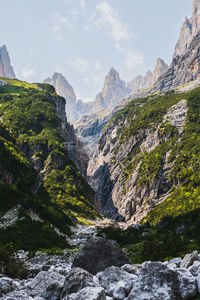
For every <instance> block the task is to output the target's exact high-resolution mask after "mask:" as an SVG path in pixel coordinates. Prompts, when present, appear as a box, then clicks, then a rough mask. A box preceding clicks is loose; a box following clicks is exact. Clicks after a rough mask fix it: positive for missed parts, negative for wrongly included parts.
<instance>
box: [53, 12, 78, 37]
mask: <svg viewBox="0 0 200 300" xmlns="http://www.w3.org/2000/svg"><path fill="white" fill-rule="evenodd" d="M75 20H76V13H75V12H73V13H72V14H71V19H70V18H69V17H68V18H66V17H63V16H62V15H61V13H60V12H58V11H57V12H56V13H55V15H54V25H53V28H52V31H53V34H54V39H55V40H57V41H60V40H62V39H63V34H62V30H63V27H64V26H66V27H67V28H68V29H74V27H75V25H74V22H75Z"/></svg>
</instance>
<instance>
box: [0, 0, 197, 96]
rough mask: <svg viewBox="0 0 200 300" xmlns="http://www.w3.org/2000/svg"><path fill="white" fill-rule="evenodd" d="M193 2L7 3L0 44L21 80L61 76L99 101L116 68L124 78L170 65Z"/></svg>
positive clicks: (3, 8)
mask: <svg viewBox="0 0 200 300" xmlns="http://www.w3.org/2000/svg"><path fill="white" fill-rule="evenodd" d="M191 14H192V0H6V1H2V3H1V17H0V33H1V34H0V36H1V42H0V44H1V45H3V44H5V45H6V46H7V48H8V51H9V53H10V57H11V63H12V65H13V67H14V70H15V73H16V76H17V78H19V79H24V80H27V81H30V82H41V81H43V79H45V78H46V77H49V76H51V75H52V73H54V72H55V71H57V72H62V73H63V75H64V76H65V77H66V78H67V80H68V81H69V83H70V84H71V85H72V86H73V87H74V90H75V93H76V94H78V96H79V97H81V98H83V99H87V100H88V99H90V98H94V97H95V96H96V94H97V92H99V91H100V90H101V89H102V86H103V82H104V78H105V76H106V74H107V73H108V71H109V70H110V68H111V67H114V68H116V69H117V70H118V71H119V72H120V76H121V78H122V79H123V80H126V81H128V80H131V79H132V78H133V77H134V76H136V75H138V74H139V73H141V74H144V73H145V72H146V71H147V70H148V69H153V67H154V65H155V63H156V59H157V58H158V57H161V58H163V59H164V60H165V61H166V62H167V63H170V62H171V57H172V55H173V51H174V46H175V43H176V41H177V39H178V36H179V33H180V28H181V24H182V22H183V20H184V17H185V16H191Z"/></svg>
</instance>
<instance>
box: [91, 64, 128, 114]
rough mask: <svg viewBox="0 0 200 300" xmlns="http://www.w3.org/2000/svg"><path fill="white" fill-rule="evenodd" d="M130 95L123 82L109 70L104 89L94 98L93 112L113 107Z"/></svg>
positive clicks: (113, 70) (116, 74)
mask: <svg viewBox="0 0 200 300" xmlns="http://www.w3.org/2000/svg"><path fill="white" fill-rule="evenodd" d="M129 94H130V90H129V89H128V88H127V87H126V84H125V82H124V81H122V80H121V79H120V77H119V73H118V72H117V71H116V70H115V69H113V68H111V70H110V72H109V74H108V75H107V76H106V79H105V82H104V87H103V89H102V91H101V93H99V94H98V95H97V97H96V100H95V110H96V111H100V110H103V109H106V108H110V107H114V106H115V105H116V104H117V103H118V102H119V101H120V100H122V99H123V98H125V97H126V96H128V95H129Z"/></svg>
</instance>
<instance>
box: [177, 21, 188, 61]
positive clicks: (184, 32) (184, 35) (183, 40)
mask: <svg viewBox="0 0 200 300" xmlns="http://www.w3.org/2000/svg"><path fill="white" fill-rule="evenodd" d="M191 40H192V23H191V19H188V18H187V17H186V18H185V21H184V23H183V25H182V28H181V33H180V38H179V40H178V42H177V44H176V47H175V53H174V57H175V56H177V55H181V54H182V53H183V52H184V51H185V50H187V49H188V46H189V44H190V42H191Z"/></svg>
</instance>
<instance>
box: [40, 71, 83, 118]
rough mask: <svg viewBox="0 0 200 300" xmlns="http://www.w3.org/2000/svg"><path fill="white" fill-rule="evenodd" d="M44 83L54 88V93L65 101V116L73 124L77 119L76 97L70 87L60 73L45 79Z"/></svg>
mask: <svg viewBox="0 0 200 300" xmlns="http://www.w3.org/2000/svg"><path fill="white" fill-rule="evenodd" d="M44 83H48V84H51V85H53V86H54V87H55V90H56V93H57V94H58V95H60V96H62V97H64V98H65V100H66V115H67V119H68V120H69V121H70V122H74V121H75V120H76V119H77V117H78V114H77V110H76V95H75V93H74V90H73V88H72V86H71V85H70V84H69V82H68V81H67V80H66V79H65V77H64V76H63V75H62V74H61V73H54V74H53V76H52V78H47V79H45V80H44Z"/></svg>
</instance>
